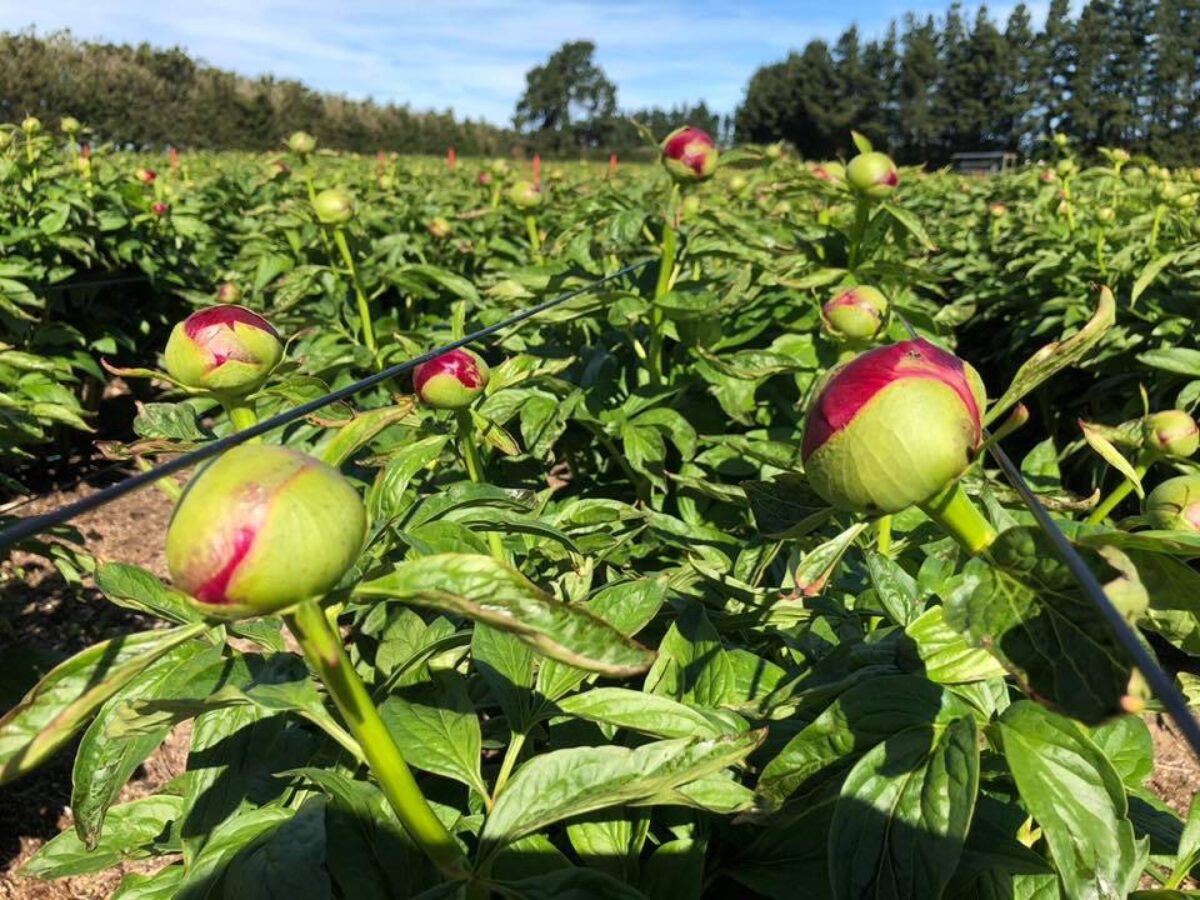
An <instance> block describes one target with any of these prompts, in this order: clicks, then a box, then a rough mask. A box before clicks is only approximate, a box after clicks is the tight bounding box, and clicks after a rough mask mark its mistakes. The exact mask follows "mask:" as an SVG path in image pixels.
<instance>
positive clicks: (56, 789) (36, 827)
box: [0, 486, 1200, 900]
mask: <svg viewBox="0 0 1200 900" xmlns="http://www.w3.org/2000/svg"><path fill="white" fill-rule="evenodd" d="M93 490H95V488H91V487H87V486H82V487H78V488H75V489H72V490H70V491H60V492H55V493H52V494H48V495H46V496H45V497H42V498H39V499H38V500H37V501H35V502H33V503H30V504H28V505H27V506H25V507H22V508H21V510H20V511H19V514H20V515H23V516H24V515H33V514H36V513H41V512H46V511H48V510H52V509H56V508H57V507H59V506H61V505H62V504H64V503H67V502H69V501H71V500H74V499H76V498H78V497H81V496H84V495H86V494H88V493H90V492H92V491H93ZM170 512H171V502H170V501H169V500H168V499H167V498H166V497H164V496H163V495H162V494H161V493H159V492H157V491H155V490H153V489H150V490H145V491H142V492H140V493H138V494H133V495H131V496H127V497H124V498H122V499H120V500H118V501H116V502H115V503H112V504H110V505H109V506H107V507H105V508H104V509H103V510H100V511H97V512H93V513H90V514H88V515H86V516H83V517H82V518H80V519H79V520H78V521H77V522H76V523H75V524H76V527H77V528H78V529H79V531H80V532H81V533H82V534H83V536H84V539H85V546H86V548H87V550H88V552H89V553H91V554H92V555H94V556H96V557H97V558H99V559H102V560H115V561H121V562H129V563H134V564H136V565H140V566H144V567H145V568H147V569H149V570H150V571H152V572H155V573H156V574H158V575H165V574H166V561H165V559H164V556H163V538H164V536H165V534H166V528H167V522H168V520H169V518H170ZM6 622H7V626H6V624H5V623H6ZM150 625H152V622H150V621H149V620H146V619H145V618H143V617H141V616H139V615H137V614H135V613H133V612H130V611H128V610H124V609H121V608H119V607H116V606H113V605H112V604H111V603H109V602H107V601H106V600H105V599H104V598H103V597H102V596H101V595H100V594H99V592H97V591H96V590H95V589H94V588H93V587H91V586H90V585H85V586H84V587H83V588H76V587H72V586H71V585H69V584H67V583H66V582H65V581H64V580H63V579H62V577H61V576H60V575H59V574H58V573H57V572H56V571H55V570H54V569H53V567H51V566H50V565H48V564H47V563H45V562H44V561H43V560H40V559H37V558H34V557H30V556H27V555H25V556H23V555H21V554H15V555H14V557H13V558H12V559H11V560H9V561H7V562H5V563H3V564H0V658H2V656H3V653H4V650H5V648H7V647H12V646H14V645H20V644H23V643H26V642H28V643H30V644H32V645H38V646H52V647H55V648H57V649H61V650H64V651H76V650H79V649H82V648H83V647H85V646H88V645H89V644H91V643H94V642H95V641H98V640H102V639H104V638H107V637H111V636H112V635H115V634H120V633H123V632H128V631H135V630H139V629H143V628H146V627H149V626H150ZM1146 721H1147V724H1148V725H1149V726H1150V730H1151V733H1152V734H1153V736H1154V744H1155V768H1154V774H1153V775H1152V776H1151V778H1150V782H1149V787H1150V788H1151V789H1152V790H1153V791H1154V793H1155V794H1157V795H1158V796H1159V797H1161V798H1162V799H1163V800H1164V801H1165V802H1167V803H1168V804H1170V806H1171V807H1172V808H1174V809H1175V811H1176V812H1178V813H1180V814H1181V815H1187V810H1188V805H1189V804H1190V803H1191V799H1192V797H1193V796H1194V795H1195V794H1196V793H1197V792H1198V791H1200V763H1197V761H1196V759H1195V758H1194V757H1193V756H1192V755H1191V753H1190V751H1189V750H1188V748H1187V746H1186V744H1184V742H1183V740H1182V739H1181V738H1180V737H1179V736H1178V734H1177V733H1176V731H1175V729H1174V727H1173V726H1172V725H1171V723H1170V722H1169V721H1168V720H1167V719H1166V718H1165V717H1164V716H1147V717H1146ZM190 740H191V729H190V726H189V725H186V724H185V725H183V726H180V728H178V729H176V730H175V731H174V732H172V734H171V735H170V736H169V737H168V739H167V741H166V742H165V743H164V744H163V746H162V747H161V748H159V750H157V751H156V752H155V753H154V754H153V755H152V756H151V757H150V758H149V759H148V760H147V761H146V763H145V764H144V765H143V766H142V767H141V768H140V769H139V770H138V772H137V773H136V774H135V776H134V778H133V780H131V781H130V783H129V784H128V785H127V786H126V787H125V790H124V791H123V792H122V793H121V796H120V799H119V802H127V801H129V800H134V799H137V798H138V797H144V796H147V795H148V794H152V793H153V792H154V791H156V790H158V789H159V788H160V787H161V786H162V785H164V784H166V783H167V782H168V781H170V780H171V779H172V778H174V777H175V776H176V775H178V774H179V773H181V772H182V771H183V769H184V765H185V763H186V760H187V749H188V744H189V742H190ZM72 756H73V753H72V752H71V748H68V749H66V750H64V751H63V752H62V753H60V754H59V756H58V758H57V759H56V760H55V761H54V762H52V763H51V764H49V765H47V766H45V767H43V768H42V769H40V770H38V771H37V772H35V773H33V774H32V775H30V776H27V777H25V778H23V779H19V780H18V781H16V782H14V783H13V784H10V785H6V786H5V787H0V900H102V898H106V897H108V896H110V895H111V894H112V892H113V891H114V890H115V889H116V887H117V885H118V884H120V881H121V879H122V878H123V877H124V875H125V874H126V873H128V872H135V871H136V872H147V871H153V870H154V869H155V868H157V867H158V866H161V865H163V862H162V861H161V860H160V861H147V862H132V863H126V864H124V865H122V866H121V867H119V868H118V869H113V870H109V871H105V872H100V873H96V874H94V875H83V876H79V877H75V878H66V879H62V880H59V881H53V882H43V881H37V880H35V879H29V878H22V877H20V876H19V875H17V874H16V870H17V869H18V868H20V866H21V865H22V864H23V863H24V862H25V861H26V860H27V859H29V857H30V856H32V855H33V854H34V852H36V851H37V849H38V848H39V847H41V846H42V845H43V844H44V843H45V842H46V841H47V840H49V839H50V838H52V837H53V836H54V835H55V834H57V833H58V832H60V831H62V830H63V829H65V828H69V827H70V825H71V813H70V809H69V808H68V804H69V802H70V797H71V759H72Z"/></svg>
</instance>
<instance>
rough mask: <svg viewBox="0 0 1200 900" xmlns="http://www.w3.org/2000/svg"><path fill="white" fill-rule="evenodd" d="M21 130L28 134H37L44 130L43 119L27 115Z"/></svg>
mask: <svg viewBox="0 0 1200 900" xmlns="http://www.w3.org/2000/svg"><path fill="white" fill-rule="evenodd" d="M21 130H22V131H24V132H25V133H26V134H28V135H35V134H37V133H38V132H39V131H41V130H42V120H41V119H39V118H37V117H36V116H26V117H25V118H24V120H22V122H21Z"/></svg>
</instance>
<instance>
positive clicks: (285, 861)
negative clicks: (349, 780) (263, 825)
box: [224, 796, 331, 900]
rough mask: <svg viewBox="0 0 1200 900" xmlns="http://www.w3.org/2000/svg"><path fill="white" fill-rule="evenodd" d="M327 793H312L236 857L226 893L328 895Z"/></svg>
mask: <svg viewBox="0 0 1200 900" xmlns="http://www.w3.org/2000/svg"><path fill="white" fill-rule="evenodd" d="M330 888H331V885H330V882H329V874H328V872H326V870H325V798H324V797H320V796H316V797H310V798H309V799H308V800H306V801H305V802H304V804H303V805H302V806H301V807H300V809H298V810H297V811H296V814H295V815H294V816H292V817H291V818H290V819H288V820H287V821H286V822H283V823H282V824H280V825H279V827H278V828H274V829H272V830H271V831H270V832H269V833H268V834H267V835H266V836H265V837H264V838H263V839H262V840H261V841H258V842H257V843H255V844H254V845H253V846H252V847H250V848H248V849H247V850H244V851H243V852H241V853H239V854H238V855H237V856H236V857H234V859H233V861H232V862H231V863H230V866H229V871H228V873H227V874H226V875H225V882H224V889H225V892H226V894H227V895H228V896H233V897H255V898H262V900H327V898H328V897H329V896H330Z"/></svg>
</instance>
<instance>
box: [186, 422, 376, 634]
mask: <svg viewBox="0 0 1200 900" xmlns="http://www.w3.org/2000/svg"><path fill="white" fill-rule="evenodd" d="M366 527H367V518H366V512H365V510H364V508H363V502H362V498H361V497H360V496H359V494H358V491H356V490H355V489H354V487H353V485H351V484H350V482H349V481H347V480H346V479H345V478H344V477H343V476H342V475H341V473H339V472H338V471H337V470H335V469H333V468H330V467H329V466H327V465H326V464H325V463H323V462H321V461H320V460H317V459H315V458H313V457H311V456H308V455H307V454H304V453H301V452H299V451H297V450H291V449H289V448H286V447H278V446H272V445H265V444H257V445H244V446H241V447H236V448H235V449H233V450H230V451H228V452H227V453H225V455H223V456H221V457H220V458H219V459H217V460H216V462H214V463H212V464H211V465H209V466H207V467H205V468H204V469H202V470H201V471H200V473H199V474H198V475H196V477H195V478H193V479H192V480H191V482H190V483H189V484H188V486H187V488H186V489H185V490H184V492H183V496H182V497H181V498H180V500H179V503H178V505H177V506H176V507H175V513H174V515H173V516H172V518H171V524H170V527H169V528H168V530H167V565H168V567H169V569H170V572H171V578H172V579H173V580H174V582H175V585H176V586H177V587H179V588H180V589H181V590H183V591H185V592H187V593H188V594H189V595H190V596H191V597H192V598H194V601H195V602H196V604H197V605H198V606H199V607H200V608H201V609H203V610H204V612H206V613H207V614H209V615H213V616H217V617H221V618H240V617H245V616H252V615H268V614H270V613H274V612H278V611H279V610H281V609H284V608H285V607H288V606H291V605H292V604H295V603H298V602H300V601H301V600H307V599H310V598H315V597H320V596H322V595H323V594H326V593H328V592H329V591H330V590H331V589H332V588H333V587H334V586H335V585H336V584H337V583H338V581H340V580H341V578H342V576H343V575H345V573H346V572H347V571H348V570H349V569H350V567H351V566H352V565H353V564H354V561H355V560H356V559H357V558H358V554H359V551H360V550H361V549H362V542H363V537H364V535H365V534H366Z"/></svg>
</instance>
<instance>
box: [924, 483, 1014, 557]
mask: <svg viewBox="0 0 1200 900" xmlns="http://www.w3.org/2000/svg"><path fill="white" fill-rule="evenodd" d="M920 507H921V512H923V513H925V515H927V516H929V518H931V519H932V520H933V521H934V522H936V523H937V524H938V525H939V526H940V527H941V529H942V530H943V531H945V532H946V533H947V534H948V535H950V536H951V537H952V538H954V539H955V540H956V541H958V544H959V546H960V547H962V548H963V549H964V550H966V551H967V553H969V554H970V555H971V556H978V555H979V554H980V553H982V552H983V551H984V550H986V549H987V548H988V547H990V546H992V543H993V542H994V541H995V540H996V537H997V533H996V529H995V528H993V527H992V523H991V522H989V521H988V520H987V519H985V518H984V517H983V513H981V512H980V511H979V509H978V508H977V507H976V506H975V504H974V503H972V502H971V498H970V497H968V496H967V492H966V491H964V490H963V487H962V482H960V481H955V482H954V483H953V484H950V485H947V487H946V488H945V489H944V490H942V491H940V492H939V493H938V494H936V495H934V496H933V497H931V498H930V499H929V500H926V501H925V502H924V503H922V504H920Z"/></svg>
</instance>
